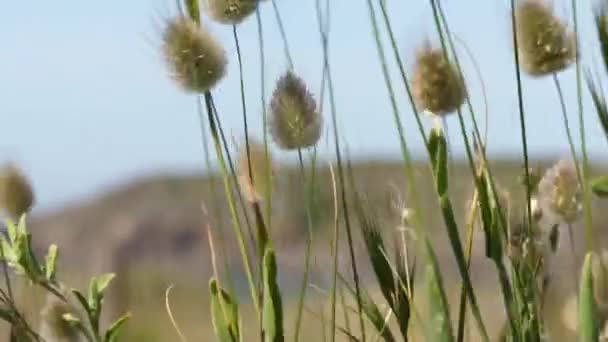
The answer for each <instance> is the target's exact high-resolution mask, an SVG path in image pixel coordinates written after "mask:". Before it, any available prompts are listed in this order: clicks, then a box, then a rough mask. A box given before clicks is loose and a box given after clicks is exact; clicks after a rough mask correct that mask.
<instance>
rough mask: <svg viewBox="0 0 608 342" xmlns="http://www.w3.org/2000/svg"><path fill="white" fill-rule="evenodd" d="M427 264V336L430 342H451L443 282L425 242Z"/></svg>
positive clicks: (429, 245)
mask: <svg viewBox="0 0 608 342" xmlns="http://www.w3.org/2000/svg"><path fill="white" fill-rule="evenodd" d="M426 245H427V249H428V255H429V264H428V266H427V290H428V298H429V314H430V316H429V326H430V331H429V335H430V336H431V337H432V341H437V342H453V341H454V335H453V332H452V323H451V321H450V312H449V307H448V300H447V297H446V295H445V290H444V287H443V280H442V277H441V271H440V270H439V264H438V263H437V257H436V256H435V253H434V252H433V249H432V247H431V244H430V242H429V241H428V240H427V241H426Z"/></svg>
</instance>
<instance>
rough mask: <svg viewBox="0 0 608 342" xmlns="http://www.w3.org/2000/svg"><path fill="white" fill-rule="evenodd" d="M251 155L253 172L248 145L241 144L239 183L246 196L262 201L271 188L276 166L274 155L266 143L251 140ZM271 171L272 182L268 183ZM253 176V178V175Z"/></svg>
mask: <svg viewBox="0 0 608 342" xmlns="http://www.w3.org/2000/svg"><path fill="white" fill-rule="evenodd" d="M249 156H250V161H251V173H250V172H249V161H248V159H247V147H246V145H245V144H243V145H242V146H241V149H240V151H239V162H238V166H239V185H240V186H241V191H242V192H243V194H244V195H245V198H246V199H247V200H248V201H249V202H252V203H255V202H260V201H261V200H262V199H263V198H264V195H265V194H266V192H267V189H271V185H272V177H273V176H274V167H273V164H272V156H271V155H270V151H268V157H267V156H266V150H265V148H264V145H262V144H260V143H257V142H255V141H252V140H250V141H249ZM269 173H270V184H269V183H268V181H269V179H268V175H269ZM251 176H253V179H252V177H251Z"/></svg>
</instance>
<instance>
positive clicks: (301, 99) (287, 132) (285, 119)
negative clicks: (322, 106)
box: [270, 71, 323, 150]
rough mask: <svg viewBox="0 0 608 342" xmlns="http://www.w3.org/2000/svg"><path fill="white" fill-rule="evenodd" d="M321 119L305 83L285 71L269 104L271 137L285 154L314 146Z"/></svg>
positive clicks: (319, 132) (318, 133)
mask: <svg viewBox="0 0 608 342" xmlns="http://www.w3.org/2000/svg"><path fill="white" fill-rule="evenodd" d="M322 123H323V119H322V117H321V115H320V114H319V112H318V111H317V104H316V102H315V100H314V98H313V97H312V94H311V93H310V92H309V91H308V89H307V88H306V85H305V84H304V81H302V79H300V78H299V77H298V76H296V75H295V74H294V73H292V72H291V71H288V72H287V73H286V74H285V75H283V76H282V77H281V78H280V79H279V80H278V81H277V85H276V88H275V90H274V93H273V94H272V100H271V102H270V133H271V135H272V138H273V139H274V141H275V143H276V144H277V145H279V147H281V148H282V149H285V150H294V149H298V148H306V147H310V146H313V145H314V144H316V142H317V141H318V140H319V138H320V137H321V125H322Z"/></svg>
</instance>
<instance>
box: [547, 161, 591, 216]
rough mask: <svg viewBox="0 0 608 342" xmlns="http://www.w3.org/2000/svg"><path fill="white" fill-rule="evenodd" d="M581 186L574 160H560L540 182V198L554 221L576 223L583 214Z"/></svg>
mask: <svg viewBox="0 0 608 342" xmlns="http://www.w3.org/2000/svg"><path fill="white" fill-rule="evenodd" d="M581 196H582V195H581V186H580V184H579V182H578V177H577V174H576V166H575V165H574V163H573V162H572V161H569V160H560V161H559V162H558V163H557V164H556V165H555V166H553V167H552V168H550V169H549V170H547V171H546V172H545V175H544V176H543V178H542V179H541V180H540V182H539V184H538V200H539V204H540V207H541V208H542V211H543V213H544V214H548V215H550V218H551V219H552V220H553V221H554V223H568V224H572V223H574V222H575V221H576V220H577V219H578V218H579V217H580V215H581V211H582V199H581Z"/></svg>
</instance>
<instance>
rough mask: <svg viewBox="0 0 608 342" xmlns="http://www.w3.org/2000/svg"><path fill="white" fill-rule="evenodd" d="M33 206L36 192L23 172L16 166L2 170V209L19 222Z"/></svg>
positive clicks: (0, 181)
mask: <svg viewBox="0 0 608 342" xmlns="http://www.w3.org/2000/svg"><path fill="white" fill-rule="evenodd" d="M33 204H34V192H33V191H32V187H31V185H30V183H29V182H28V180H27V178H25V176H24V175H23V174H22V173H21V171H19V169H17V167H15V166H14V165H8V166H5V167H3V168H2V169H0V209H2V210H4V211H5V212H6V214H8V215H9V216H10V217H11V218H12V219H14V220H18V219H19V218H20V217H21V216H22V215H23V214H26V213H27V212H29V211H30V209H31V208H32V205H33Z"/></svg>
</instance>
